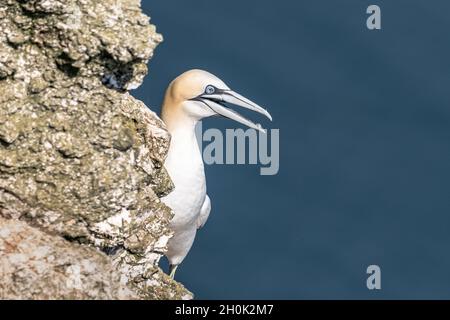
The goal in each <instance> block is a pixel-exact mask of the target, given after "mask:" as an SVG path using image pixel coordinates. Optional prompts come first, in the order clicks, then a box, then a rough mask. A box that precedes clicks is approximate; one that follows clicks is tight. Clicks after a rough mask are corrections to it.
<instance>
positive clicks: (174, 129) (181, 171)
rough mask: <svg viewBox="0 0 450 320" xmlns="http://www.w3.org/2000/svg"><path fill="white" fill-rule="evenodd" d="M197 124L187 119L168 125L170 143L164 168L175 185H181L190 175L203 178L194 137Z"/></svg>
mask: <svg viewBox="0 0 450 320" xmlns="http://www.w3.org/2000/svg"><path fill="white" fill-rule="evenodd" d="M197 123H198V121H196V120H191V119H189V121H182V122H178V123H177V124H176V125H174V126H170V125H168V129H169V132H170V134H171V141H170V147H169V152H168V155H167V159H166V162H165V166H166V168H167V170H168V171H169V174H170V176H171V177H172V180H174V183H175V185H177V183H181V184H183V183H184V182H185V181H183V180H184V179H188V176H190V174H193V175H195V176H201V177H204V168H203V159H202V156H201V152H200V148H199V145H198V141H197V138H196V135H195V126H196V125H197Z"/></svg>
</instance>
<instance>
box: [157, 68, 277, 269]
mask: <svg viewBox="0 0 450 320" xmlns="http://www.w3.org/2000/svg"><path fill="white" fill-rule="evenodd" d="M224 103H230V104H234V105H237V106H241V107H244V108H247V109H250V110H253V111H256V112H259V113H261V114H263V115H265V116H266V117H268V118H269V119H270V120H272V117H271V116H270V114H269V113H268V112H267V111H266V110H265V109H263V108H262V107H260V106H258V105H257V104H255V103H254V102H252V101H250V100H248V99H247V98H245V97H243V96H241V95H240V94H238V93H236V92H234V91H232V90H231V89H230V88H229V87H228V86H227V85H226V84H225V83H224V82H223V81H222V80H220V79H219V78H217V77H216V76H214V75H212V74H210V73H208V72H206V71H202V70H191V71H187V72H185V73H183V74H182V75H180V76H179V77H177V78H176V79H175V80H173V81H172V82H171V83H170V85H169V87H168V88H167V91H166V94H165V98H164V102H163V106H162V111H161V118H162V119H163V121H164V122H165V124H166V126H167V129H168V131H169V133H170V134H171V143H170V147H169V152H168V155H167V158H166V161H165V167H166V169H167V171H168V173H169V175H170V177H171V179H172V181H173V183H174V185H175V189H174V190H173V191H172V192H171V193H170V194H168V195H167V196H165V197H164V198H162V201H163V202H164V203H165V204H167V205H168V206H169V207H170V208H172V210H173V212H174V217H173V219H172V220H171V225H170V227H171V229H172V230H173V232H174V235H173V237H172V238H171V239H170V240H169V242H168V251H167V253H166V257H167V258H168V260H169V263H170V271H169V272H170V276H171V277H172V278H173V277H174V276H175V272H176V269H177V267H178V265H179V264H180V263H181V262H182V261H183V259H184V258H185V257H186V255H187V254H188V252H189V250H190V249H191V247H192V244H193V242H194V239H195V235H196V233H197V229H199V228H201V227H203V225H204V224H205V223H206V220H207V219H208V216H209V213H210V211H211V201H210V199H209V197H208V195H207V194H206V179H205V171H204V168H203V160H202V155H201V152H200V149H199V146H198V143H197V139H196V135H195V126H196V124H197V123H198V121H200V120H201V119H203V118H206V117H210V116H213V115H222V116H224V117H226V118H229V119H232V120H235V121H237V122H240V123H242V124H244V125H246V126H248V127H250V128H254V129H257V130H260V131H264V130H263V129H262V128H261V125H259V124H256V123H253V122H252V121H250V120H248V119H246V118H244V117H243V116H241V115H240V114H238V113H237V112H235V111H233V110H232V109H229V108H227V107H226V106H225V105H224Z"/></svg>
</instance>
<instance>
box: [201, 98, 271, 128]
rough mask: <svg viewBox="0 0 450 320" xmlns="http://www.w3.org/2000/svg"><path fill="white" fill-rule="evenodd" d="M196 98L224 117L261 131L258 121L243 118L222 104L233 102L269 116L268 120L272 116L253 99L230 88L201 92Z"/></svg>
mask: <svg viewBox="0 0 450 320" xmlns="http://www.w3.org/2000/svg"><path fill="white" fill-rule="evenodd" d="M196 100H199V101H201V102H203V103H205V104H206V105H207V106H208V107H209V108H211V109H212V110H213V111H214V112H216V113H217V114H220V115H222V116H224V117H226V118H229V119H231V120H234V121H237V122H239V123H242V124H244V125H246V126H247V127H250V128H253V129H256V130H259V131H261V132H264V133H265V130H264V129H263V128H262V127H261V125H260V124H259V123H254V122H253V121H251V120H249V119H247V118H245V117H244V116H242V115H240V114H239V113H237V112H236V111H234V110H232V109H230V108H227V107H226V106H224V103H229V104H233V105H236V106H239V107H243V108H246V109H249V110H252V111H256V112H258V113H261V114H263V115H264V116H266V117H267V118H269V120H270V121H272V116H271V115H270V113H269V112H267V110H266V109H264V108H262V107H261V106H259V105H257V104H256V103H254V102H253V101H250V100H249V99H247V98H245V97H243V96H242V95H240V94H239V93H236V92H234V91H232V90H219V89H218V90H217V91H216V92H215V93H213V94H203V95H201V96H199V97H198V98H196Z"/></svg>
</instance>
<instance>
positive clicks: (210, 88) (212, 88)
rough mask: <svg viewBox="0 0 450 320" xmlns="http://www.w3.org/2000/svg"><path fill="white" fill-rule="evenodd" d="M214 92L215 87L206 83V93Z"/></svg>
mask: <svg viewBox="0 0 450 320" xmlns="http://www.w3.org/2000/svg"><path fill="white" fill-rule="evenodd" d="M215 92H216V88H215V87H214V86H212V85H208V86H206V88H205V93H206V94H214V93H215Z"/></svg>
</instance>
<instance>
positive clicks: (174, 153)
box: [162, 130, 206, 231]
mask: <svg viewBox="0 0 450 320" xmlns="http://www.w3.org/2000/svg"><path fill="white" fill-rule="evenodd" d="M165 167H166V169H167V171H168V172H169V175H170V177H171V179H172V181H173V183H174V184H175V189H174V190H173V191H172V192H171V193H170V194H169V195H167V196H166V197H164V198H162V201H163V202H164V203H166V204H167V205H168V206H169V207H171V208H172V210H173V211H174V214H175V216H174V218H173V219H172V222H171V225H172V228H173V229H174V231H183V230H189V229H190V228H196V222H197V219H198V216H199V214H200V209H201V207H202V205H203V202H204V201H205V197H206V179H205V171H204V167H203V160H202V157H201V153H200V149H199V147H198V144H197V140H196V138H195V133H194V131H193V130H192V131H190V132H187V131H182V130H180V131H177V132H174V133H172V140H171V144H170V148H169V153H168V155H167V159H166V161H165Z"/></svg>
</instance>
